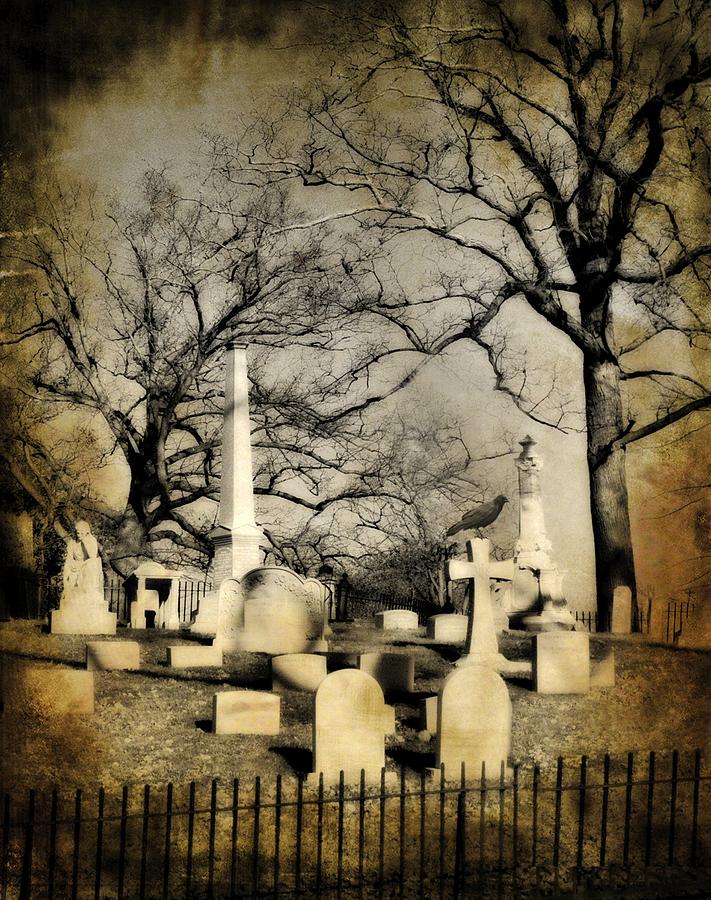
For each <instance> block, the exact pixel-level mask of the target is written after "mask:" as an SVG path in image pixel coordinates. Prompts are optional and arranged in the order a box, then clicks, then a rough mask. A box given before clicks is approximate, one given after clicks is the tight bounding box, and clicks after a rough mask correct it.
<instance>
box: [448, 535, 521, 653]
mask: <svg viewBox="0 0 711 900" xmlns="http://www.w3.org/2000/svg"><path fill="white" fill-rule="evenodd" d="M466 546H467V559H466V560H460V559H453V560H450V562H449V578H450V580H451V581H464V580H466V581H468V582H469V584H468V585H467V593H468V601H469V624H468V627H467V640H466V644H465V645H464V655H463V656H462V657H461V658H460V659H459V660H458V661H457V665H458V666H475V665H476V666H487V667H488V668H491V669H496V670H497V671H501V670H502V669H505V668H507V666H508V660H507V659H506V658H505V657H504V656H502V655H501V653H499V645H498V642H497V640H496V627H495V625H494V613H493V609H492V605H491V590H490V586H489V541H488V540H487V539H486V538H475V539H473V540H468V541H467V544H466Z"/></svg>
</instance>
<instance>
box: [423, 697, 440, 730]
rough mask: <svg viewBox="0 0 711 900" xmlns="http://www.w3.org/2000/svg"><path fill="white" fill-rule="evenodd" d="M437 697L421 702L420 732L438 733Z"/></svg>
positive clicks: (426, 698)
mask: <svg viewBox="0 0 711 900" xmlns="http://www.w3.org/2000/svg"><path fill="white" fill-rule="evenodd" d="M437 705H438V701H437V695H436V694H435V696H434V697H425V698H424V700H420V731H427V732H429V733H430V734H436V733H437Z"/></svg>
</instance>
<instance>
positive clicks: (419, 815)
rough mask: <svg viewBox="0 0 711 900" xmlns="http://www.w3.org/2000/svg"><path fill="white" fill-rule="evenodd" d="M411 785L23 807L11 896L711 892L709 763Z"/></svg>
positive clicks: (14, 807) (9, 803)
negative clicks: (650, 884)
mask: <svg viewBox="0 0 711 900" xmlns="http://www.w3.org/2000/svg"><path fill="white" fill-rule="evenodd" d="M392 774H393V775H395V773H392ZM482 774H483V773H482ZM452 775H453V776H455V773H452ZM395 777H396V782H397V787H396V788H393V787H390V784H389V780H388V779H386V772H385V770H383V773H382V775H381V780H380V783H379V784H375V785H372V784H366V781H365V777H364V774H363V773H361V780H360V783H359V784H357V785H346V784H345V783H344V780H343V777H342V776H341V779H340V782H339V784H338V785H337V786H335V787H327V786H325V785H324V782H323V778H322V777H319V778H318V779H316V780H315V781H312V780H309V781H308V782H307V781H305V780H304V778H303V777H299V778H298V779H291V778H289V779H286V778H282V777H281V776H277V778H276V780H275V781H274V782H271V781H270V782H267V781H266V780H264V779H261V778H260V777H257V778H255V779H249V780H235V781H232V782H227V783H221V782H219V781H217V780H213V781H211V782H209V783H196V782H192V783H190V784H189V785H185V786H182V787H181V786H176V785H173V784H168V785H165V786H161V787H151V786H149V785H145V786H140V785H138V786H135V785H134V786H128V785H126V786H124V787H123V789H122V790H121V791H120V792H117V793H116V794H112V793H110V792H109V791H106V790H104V788H100V789H99V790H98V792H97V793H95V794H91V795H90V794H89V793H88V792H83V791H81V790H78V791H76V792H75V793H73V794H66V793H63V792H60V791H58V790H54V791H53V792H51V793H50V794H41V793H39V792H36V791H31V792H30V794H29V797H28V798H25V797H23V798H22V799H17V798H14V797H10V796H9V795H7V796H6V797H5V799H4V805H3V809H2V839H1V842H0V846H1V849H0V854H1V855H0V896H1V897H2V900H6V898H10V897H13V898H14V897H19V898H22V900H24V898H34V897H40V896H46V897H48V898H49V900H54V898H59V897H61V898H64V897H72V898H83V897H117V898H125V897H129V896H130V897H139V898H146V897H151V898H153V897H156V898H158V897H162V898H164V900H167V898H172V897H179V896H182V897H188V898H203V897H207V898H218V897H219V898H222V897H230V898H238V897H262V896H272V897H286V896H302V897H313V896H339V897H340V896H355V895H358V896H368V897H373V896H380V897H385V896H387V897H393V896H400V897H415V896H418V897H427V898H431V897H440V898H445V897H447V898H449V897H457V898H458V897H465V896H477V897H479V896H481V897H486V896H494V895H496V896H497V897H525V896H538V895H545V896H550V894H551V893H552V894H556V893H558V892H562V893H565V892H570V891H578V890H580V891H582V892H583V893H585V891H587V890H590V891H591V892H592V891H594V890H600V889H610V890H614V889H615V888H616V887H622V886H624V887H625V888H630V887H633V886H634V885H639V884H645V883H646V880H647V879H648V878H649V879H653V880H654V883H655V885H656V888H658V889H659V890H660V893H657V894H655V896H662V895H664V896H673V895H674V892H675V891H677V890H678V891H680V892H681V891H682V890H683V889H688V888H689V885H692V886H693V887H694V889H695V890H696V891H699V890H702V891H703V885H706V886H710V885H711V852H710V847H709V809H708V803H707V800H708V797H707V795H708V783H709V780H711V776H709V775H707V774H703V773H702V757H701V753H700V752H699V751H697V752H695V753H688V754H680V753H678V752H676V751H675V752H673V753H671V754H655V753H651V754H649V756H648V757H645V758H643V759H642V760H640V759H639V758H638V757H635V756H634V755H633V754H631V753H630V754H628V755H627V756H625V757H621V758H618V757H611V756H610V755H606V756H604V757H603V758H600V759H598V760H595V761H591V760H589V759H588V758H587V757H583V758H582V759H579V760H576V761H574V762H573V763H572V764H571V763H570V762H566V761H564V760H563V759H562V758H559V759H558V761H557V764H555V765H554V766H552V767H550V768H547V767H546V768H540V767H534V768H524V767H520V766H516V767H514V769H513V770H512V771H509V772H504V771H503V770H502V772H501V773H500V774H499V776H498V777H496V778H488V779H487V778H485V777H481V778H478V779H474V780H469V779H468V778H467V776H466V773H465V772H464V771H462V772H458V773H456V777H453V778H452V779H451V780H450V778H449V777H445V772H444V770H439V771H435V772H434V773H433V774H432V775H431V776H428V775H427V773H426V772H424V771H423V772H421V773H419V774H417V773H412V772H409V773H408V772H406V770H405V769H401V770H400V772H399V778H398V777H397V776H395ZM585 895H586V896H588V894H587V893H586V894H585ZM590 895H592V893H591V894H590ZM703 895H704V894H703V893H696V894H695V896H703ZM595 896H599V893H595ZM635 896H637V895H635Z"/></svg>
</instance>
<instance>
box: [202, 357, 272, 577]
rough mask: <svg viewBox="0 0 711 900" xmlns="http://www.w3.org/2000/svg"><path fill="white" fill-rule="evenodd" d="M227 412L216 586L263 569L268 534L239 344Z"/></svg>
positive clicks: (230, 370) (228, 378) (229, 371)
mask: <svg viewBox="0 0 711 900" xmlns="http://www.w3.org/2000/svg"><path fill="white" fill-rule="evenodd" d="M225 358H226V375H225V406H224V412H223V427H222V477H221V480H220V512H219V516H218V525H217V527H216V528H215V529H214V530H213V532H212V534H211V537H212V539H213V542H214V544H215V563H214V566H215V574H214V580H215V585H216V586H217V585H219V584H220V583H221V582H222V581H223V580H224V579H225V578H241V577H242V576H243V575H244V574H245V572H248V571H250V569H254V568H256V567H257V566H259V565H260V563H261V557H262V554H261V551H260V549H259V544H260V540H261V538H262V533H261V531H260V530H259V528H257V524H256V522H255V518H254V491H253V486H252V443H251V426H250V420H249V380H248V378H247V351H246V349H245V348H244V347H243V346H241V345H239V344H236V343H230V344H228V345H227V347H226V354H225Z"/></svg>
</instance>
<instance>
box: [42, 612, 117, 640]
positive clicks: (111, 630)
mask: <svg viewBox="0 0 711 900" xmlns="http://www.w3.org/2000/svg"><path fill="white" fill-rule="evenodd" d="M49 630H50V631H51V633H52V634H116V613H112V612H108V611H107V610H106V609H77V610H75V609H67V610H64V609H53V610H52V611H51V612H50V614H49Z"/></svg>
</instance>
